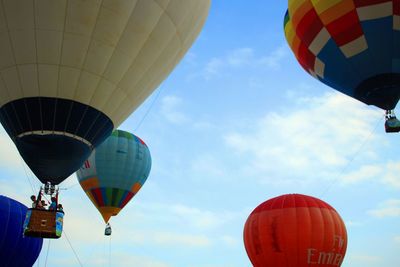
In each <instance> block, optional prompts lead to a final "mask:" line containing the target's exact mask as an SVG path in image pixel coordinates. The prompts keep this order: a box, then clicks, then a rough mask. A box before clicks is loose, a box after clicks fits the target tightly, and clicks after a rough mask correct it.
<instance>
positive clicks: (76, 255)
mask: <svg viewBox="0 0 400 267" xmlns="http://www.w3.org/2000/svg"><path fill="white" fill-rule="evenodd" d="M63 233H64V236H65V238H66V239H67V241H68V244H69V246H70V247H71V249H72V252H73V253H74V255H75V258H76V260H77V261H78V263H79V266H81V267H83V265H82V263H81V261H80V259H79V257H78V254H77V253H76V251H75V249H74V247H73V246H72V244H71V242H70V241H69V238H68V235H67V233H66V232H65V230H64V229H63Z"/></svg>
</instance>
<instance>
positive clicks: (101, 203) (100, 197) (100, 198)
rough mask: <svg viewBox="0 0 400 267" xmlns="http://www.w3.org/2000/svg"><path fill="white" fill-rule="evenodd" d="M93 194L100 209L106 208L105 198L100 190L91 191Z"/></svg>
mask: <svg viewBox="0 0 400 267" xmlns="http://www.w3.org/2000/svg"><path fill="white" fill-rule="evenodd" d="M90 191H91V192H92V195H93V196H94V199H95V200H96V203H97V205H98V206H99V207H102V206H104V204H105V203H104V198H103V194H102V192H101V189H100V188H94V189H92V190H90Z"/></svg>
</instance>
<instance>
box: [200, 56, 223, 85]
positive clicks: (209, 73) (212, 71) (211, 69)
mask: <svg viewBox="0 0 400 267" xmlns="http://www.w3.org/2000/svg"><path fill="white" fill-rule="evenodd" d="M223 66H224V61H223V60H222V59H219V58H212V59H211V60H210V61H209V62H208V63H207V64H206V67H205V68H204V78H205V79H206V80H209V79H211V78H212V77H213V76H214V75H217V74H219V72H220V70H221V69H222V68H223Z"/></svg>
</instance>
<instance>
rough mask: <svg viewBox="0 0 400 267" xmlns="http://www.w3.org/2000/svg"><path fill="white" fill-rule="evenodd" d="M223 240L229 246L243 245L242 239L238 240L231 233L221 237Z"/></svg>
mask: <svg viewBox="0 0 400 267" xmlns="http://www.w3.org/2000/svg"><path fill="white" fill-rule="evenodd" d="M221 240H222V241H223V243H224V244H226V245H227V246H228V247H237V246H238V245H242V244H241V241H240V242H239V240H237V239H236V238H234V237H233V236H230V235H224V236H222V237H221Z"/></svg>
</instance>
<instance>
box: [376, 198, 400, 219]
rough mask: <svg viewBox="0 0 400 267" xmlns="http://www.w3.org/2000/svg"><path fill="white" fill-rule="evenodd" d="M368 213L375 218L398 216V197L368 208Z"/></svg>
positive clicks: (399, 214)
mask: <svg viewBox="0 0 400 267" xmlns="http://www.w3.org/2000/svg"><path fill="white" fill-rule="evenodd" d="M368 214H370V215H372V216H373V217H377V218H384V217H399V216H400V199H390V200H387V201H385V202H383V203H381V204H380V205H379V208H377V209H373V210H369V211H368Z"/></svg>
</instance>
